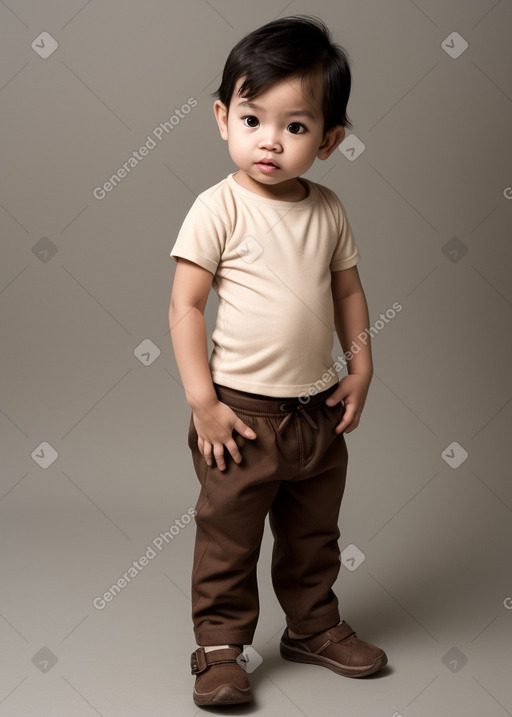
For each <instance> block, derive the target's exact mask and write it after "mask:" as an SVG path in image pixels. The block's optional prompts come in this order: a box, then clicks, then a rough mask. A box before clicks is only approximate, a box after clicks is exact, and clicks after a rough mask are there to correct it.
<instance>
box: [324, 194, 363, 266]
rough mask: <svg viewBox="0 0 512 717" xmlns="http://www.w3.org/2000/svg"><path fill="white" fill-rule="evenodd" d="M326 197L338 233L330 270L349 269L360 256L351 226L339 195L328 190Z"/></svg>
mask: <svg viewBox="0 0 512 717" xmlns="http://www.w3.org/2000/svg"><path fill="white" fill-rule="evenodd" d="M328 199H329V204H330V205H331V209H332V210H333V213H334V217H335V220H336V225H337V233H338V240H337V242H336V246H335V248H334V252H333V255H332V257H331V263H330V264H329V268H330V270H331V272H333V271H341V270H343V269H350V268H351V267H352V266H355V265H356V264H357V263H358V261H359V259H360V258H361V256H360V254H359V250H358V248H357V246H356V242H355V239H354V235H353V234H352V227H351V226H350V222H349V220H348V217H347V213H346V211H345V207H344V206H343V203H342V201H341V200H340V199H339V197H338V196H337V195H336V194H335V193H334V192H332V191H330V192H329V197H328Z"/></svg>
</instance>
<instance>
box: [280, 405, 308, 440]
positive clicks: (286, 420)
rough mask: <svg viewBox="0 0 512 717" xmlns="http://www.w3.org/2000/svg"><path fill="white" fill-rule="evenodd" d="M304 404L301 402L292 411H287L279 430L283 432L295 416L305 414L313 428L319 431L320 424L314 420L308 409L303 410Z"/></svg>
mask: <svg viewBox="0 0 512 717" xmlns="http://www.w3.org/2000/svg"><path fill="white" fill-rule="evenodd" d="M303 408H304V406H303V405H302V404H299V405H298V406H297V407H296V408H294V409H293V411H291V412H290V413H287V414H286V416H285V417H284V418H283V420H282V421H281V423H280V424H279V426H278V427H277V432H278V433H280V434H281V433H282V432H283V431H284V429H285V428H286V426H287V425H288V424H289V423H290V421H291V419H292V417H293V416H304V418H305V419H306V421H307V422H308V423H309V425H310V426H311V428H313V429H314V430H315V431H318V426H317V425H316V423H315V422H314V420H313V419H312V418H311V416H310V415H309V413H308V412H307V411H303V410H302V409H303Z"/></svg>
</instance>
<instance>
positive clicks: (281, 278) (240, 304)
mask: <svg viewBox="0 0 512 717" xmlns="http://www.w3.org/2000/svg"><path fill="white" fill-rule="evenodd" d="M301 182H302V183H303V184H305V185H307V187H308V188H309V194H308V196H307V197H306V198H305V199H302V200H301V201H298V202H283V201H279V200H276V199H268V198H266V197H261V196H259V195H257V194H255V193H254V192H251V191H249V190H248V189H246V188H245V187H242V186H241V185H239V184H238V182H237V181H236V180H235V179H234V177H233V174H230V175H228V177H226V178H225V179H223V180H222V181H221V182H219V183H218V184H216V185H214V186H213V187H210V188H209V189H207V190H206V191H204V192H202V193H201V194H200V195H199V196H198V197H197V199H196V201H195V202H194V204H193V205H192V207H191V208H190V211H189V212H188V214H187V216H186V218H185V220H184V222H183V225H182V227H181V229H180V231H179V234H178V237H177V239H176V243H175V244H174V247H173V248H172V251H171V252H170V256H172V257H173V258H174V259H175V260H177V257H183V258H185V259H189V260H190V261H192V262H194V263H196V264H199V266H202V267H204V268H205V269H207V270H208V271H211V273H212V274H213V275H214V277H213V281H212V287H213V289H214V290H215V291H216V292H217V294H218V296H219V307H218V313H217V321H216V325H215V329H214V331H213V333H212V341H213V345H214V348H213V351H212V354H211V357H210V362H209V365H210V371H211V374H212V379H213V381H214V382H215V383H218V384H221V385H223V386H229V387H231V388H235V389H238V390H240V391H248V392H249V393H258V394H262V395H265V396H283V397H290V396H299V395H304V392H307V391H308V389H309V388H310V387H311V386H313V385H314V384H315V382H318V381H321V380H322V376H323V375H324V374H325V372H326V371H328V370H329V368H330V369H331V373H330V374H329V376H328V377H327V378H328V380H327V381H325V376H324V382H323V383H322V389H321V390H325V389H327V388H329V386H330V385H331V384H333V383H336V381H337V380H338V378H337V375H336V373H335V372H334V371H333V370H332V365H333V360H332V348H333V332H334V331H335V327H334V313H333V301H332V293H331V272H333V271H339V270H341V269H349V268H350V267H352V266H354V265H355V264H357V262H358V261H359V252H358V250H357V247H356V245H355V242H354V238H353V236H352V230H351V227H350V224H349V222H348V219H347V216H346V214H345V210H344V207H343V204H342V203H341V201H340V200H339V199H338V197H337V196H336V194H335V193H334V192H333V191H332V190H331V189H328V188H327V187H324V186H322V185H320V184H317V183H315V182H312V181H310V180H307V179H304V178H301Z"/></svg>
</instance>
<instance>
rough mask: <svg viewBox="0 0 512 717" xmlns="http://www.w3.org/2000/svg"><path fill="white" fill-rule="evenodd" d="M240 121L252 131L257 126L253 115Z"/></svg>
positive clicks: (256, 119) (256, 120)
mask: <svg viewBox="0 0 512 717" xmlns="http://www.w3.org/2000/svg"><path fill="white" fill-rule="evenodd" d="M242 119H243V121H244V125H245V126H246V127H251V128H252V129H253V128H254V127H257V126H258V125H259V122H258V118H257V117H254V116H253V115H250V116H249V117H243V118H242Z"/></svg>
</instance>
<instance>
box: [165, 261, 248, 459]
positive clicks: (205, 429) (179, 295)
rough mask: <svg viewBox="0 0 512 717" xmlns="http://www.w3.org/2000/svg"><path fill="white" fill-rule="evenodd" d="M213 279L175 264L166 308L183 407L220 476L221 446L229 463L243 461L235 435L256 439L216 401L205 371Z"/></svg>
mask: <svg viewBox="0 0 512 717" xmlns="http://www.w3.org/2000/svg"><path fill="white" fill-rule="evenodd" d="M212 279H213V274H212V273H211V272H209V271H207V270H206V269H203V267H201V266H199V265H198V264H195V263H194V262H191V261H188V260H187V259H182V258H179V259H178V265H177V267H176V273H175V275H174V283H173V287H172V293H171V303H170V306H169V327H170V330H171V340H172V345H173V349H174V355H175V357H176V363H177V365H178V370H179V372H180V376H181V380H182V382H183V387H184V389H185V395H186V398H187V402H188V404H189V406H190V407H191V409H192V414H193V421H194V425H195V427H196V431H197V435H198V440H197V444H198V447H199V451H200V452H201V454H202V455H203V456H204V458H205V460H206V463H207V464H208V465H212V454H213V456H214V457H215V460H216V461H217V465H218V467H219V469H220V470H224V469H225V467H226V463H225V460H224V446H226V448H227V449H228V451H229V453H230V454H231V456H232V458H233V460H234V461H235V462H236V463H240V461H241V460H242V456H241V454H240V451H239V449H238V446H237V444H236V442H235V440H234V438H233V430H235V431H237V432H238V433H240V434H242V435H243V436H244V437H245V438H250V439H253V438H256V434H255V433H254V431H252V430H251V429H250V428H249V427H248V426H247V425H246V424H245V423H244V422H243V421H242V420H241V419H240V418H239V417H238V416H237V415H236V413H235V412H234V411H233V410H232V409H231V408H230V407H229V406H227V405H226V404H225V403H222V402H221V401H219V400H218V398H217V394H216V393H215V389H214V386H213V381H212V376H211V373H210V367H209V365H208V343H207V335H206V324H205V321H204V309H205V306H206V302H207V300H208V293H209V291H210V286H211V283H212Z"/></svg>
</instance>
